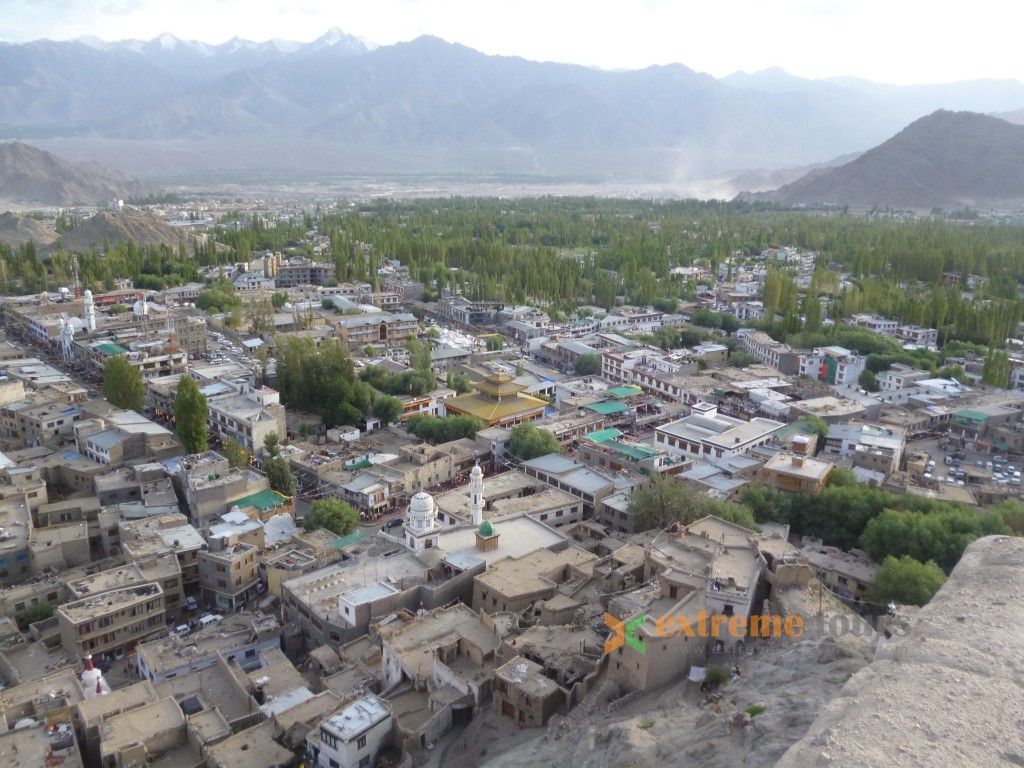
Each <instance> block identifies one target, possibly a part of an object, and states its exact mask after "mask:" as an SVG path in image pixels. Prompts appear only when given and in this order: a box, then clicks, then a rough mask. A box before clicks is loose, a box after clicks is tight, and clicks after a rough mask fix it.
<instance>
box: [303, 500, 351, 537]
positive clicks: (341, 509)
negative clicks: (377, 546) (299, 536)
mask: <svg viewBox="0 0 1024 768" xmlns="http://www.w3.org/2000/svg"><path fill="white" fill-rule="evenodd" d="M302 527H303V528H305V529H306V530H307V531H315V530H316V529H317V528H326V529H327V530H328V531H330V532H331V533H334V534H336V535H338V536H344V535H346V534H348V533H351V532H352V531H354V530H355V529H356V528H358V527H359V513H358V512H356V510H354V509H353V508H352V507H350V506H349V505H348V504H346V503H345V502H343V501H340V500H338V499H317V500H316V501H314V502H313V503H312V505H311V509H310V511H309V514H308V515H306V518H305V519H304V520H303V521H302Z"/></svg>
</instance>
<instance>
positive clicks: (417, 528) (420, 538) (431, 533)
mask: <svg viewBox="0 0 1024 768" xmlns="http://www.w3.org/2000/svg"><path fill="white" fill-rule="evenodd" d="M405 518H406V519H405V545H406V546H407V547H409V549H411V550H412V551H413V552H422V551H423V550H425V549H431V548H433V549H436V548H437V543H438V540H439V535H440V533H441V526H440V525H439V524H438V522H437V503H436V502H435V501H434V497H433V496H431V495H430V494H429V493H427V492H426V491H420V492H419V493H417V494H416V495H415V496H413V497H412V502H411V503H410V504H409V511H408V512H406V515H405Z"/></svg>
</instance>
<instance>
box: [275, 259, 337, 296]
mask: <svg viewBox="0 0 1024 768" xmlns="http://www.w3.org/2000/svg"><path fill="white" fill-rule="evenodd" d="M333 279H334V264H331V263H330V262H317V261H310V260H309V259H299V258H295V259H289V260H288V261H285V262H282V263H281V264H280V265H278V267H277V271H276V273H275V274H274V287H275V288H278V289H280V288H298V287H299V286H303V285H327V283H329V282H331V280H333Z"/></svg>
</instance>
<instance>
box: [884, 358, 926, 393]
mask: <svg viewBox="0 0 1024 768" xmlns="http://www.w3.org/2000/svg"><path fill="white" fill-rule="evenodd" d="M931 377H932V374H931V373H930V372H929V371H921V370H918V369H917V368H914V367H913V366H911V365H905V364H904V363H893V364H892V367H891V368H889V370H887V371H882V372H881V373H879V374H878V375H877V376H875V381H876V382H877V383H878V389H879V390H880V391H882V392H897V391H899V390H901V389H907V388H909V387H912V386H914V385H916V384H917V382H919V381H923V380H925V379H930V378H931Z"/></svg>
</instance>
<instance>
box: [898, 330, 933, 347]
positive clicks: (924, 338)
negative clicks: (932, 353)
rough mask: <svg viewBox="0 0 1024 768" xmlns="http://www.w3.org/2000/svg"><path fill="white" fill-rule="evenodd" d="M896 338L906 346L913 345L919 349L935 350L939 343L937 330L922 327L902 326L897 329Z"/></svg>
mask: <svg viewBox="0 0 1024 768" xmlns="http://www.w3.org/2000/svg"><path fill="white" fill-rule="evenodd" d="M895 336H896V338H897V339H899V340H900V341H902V342H903V343H904V344H913V345H914V346H917V347H931V348H934V347H935V346H936V345H937V344H938V343H939V332H938V331H937V330H935V329H934V328H925V327H923V326H920V325H901V326H899V327H898V328H897V329H896V333H895Z"/></svg>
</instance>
